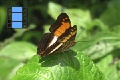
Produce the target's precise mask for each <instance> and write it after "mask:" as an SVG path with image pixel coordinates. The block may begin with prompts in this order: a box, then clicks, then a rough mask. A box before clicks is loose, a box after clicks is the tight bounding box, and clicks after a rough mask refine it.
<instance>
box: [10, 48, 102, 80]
mask: <svg viewBox="0 0 120 80" xmlns="http://www.w3.org/2000/svg"><path fill="white" fill-rule="evenodd" d="M76 53H77V55H76ZM19 79H24V80H29V79H31V80H41V79H43V80H104V76H103V74H102V73H101V72H100V71H99V69H98V68H97V67H96V66H95V64H94V63H93V62H92V61H91V60H90V59H89V58H88V57H87V56H86V55H84V54H83V53H80V52H77V51H72V50H69V51H67V52H65V53H58V54H55V55H50V56H47V57H43V58H40V57H39V56H37V55H36V56H34V57H33V58H32V59H31V60H30V61H29V62H28V63H27V64H26V65H25V66H23V67H22V68H20V69H19V70H18V71H17V74H16V76H15V77H14V78H13V79H12V80H19Z"/></svg>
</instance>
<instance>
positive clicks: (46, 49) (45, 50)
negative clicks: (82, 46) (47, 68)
mask: <svg viewBox="0 0 120 80" xmlns="http://www.w3.org/2000/svg"><path fill="white" fill-rule="evenodd" d="M49 30H50V32H51V33H45V34H44V35H43V37H42V39H41V41H40V43H39V44H38V48H37V54H39V55H41V56H46V55H49V54H52V53H57V52H63V51H66V50H68V49H69V48H70V47H71V46H73V45H74V44H75V42H74V40H75V36H76V33H77V26H76V25H74V26H73V27H71V22H70V19H69V17H68V15H67V14H66V13H61V14H60V15H59V16H58V18H57V20H56V21H55V23H54V24H53V25H51V27H50V28H49Z"/></svg>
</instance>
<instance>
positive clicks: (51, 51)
mask: <svg viewBox="0 0 120 80" xmlns="http://www.w3.org/2000/svg"><path fill="white" fill-rule="evenodd" d="M61 45H63V43H60V44H59V45H58V46H57V47H56V48H55V49H53V50H52V51H51V52H50V53H49V54H51V53H53V52H54V51H55V50H56V49H58V48H59V47H60V46H61Z"/></svg>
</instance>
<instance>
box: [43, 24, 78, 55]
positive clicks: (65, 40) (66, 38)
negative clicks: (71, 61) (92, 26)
mask: <svg viewBox="0 0 120 80" xmlns="http://www.w3.org/2000/svg"><path fill="white" fill-rule="evenodd" d="M76 32H77V27H76V25H75V26H73V27H71V28H69V29H68V30H67V33H64V34H63V35H62V36H61V37H60V38H58V41H57V42H56V43H54V44H53V45H52V46H50V47H48V48H47V49H46V51H45V52H44V54H42V55H41V56H46V55H49V54H52V53H57V52H63V51H66V50H68V49H69V48H70V47H71V46H73V45H74V44H75V42H74V39H75V36H76ZM61 44H62V45H61ZM59 45H60V47H58V46H59Z"/></svg>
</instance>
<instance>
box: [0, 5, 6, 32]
mask: <svg viewBox="0 0 120 80" xmlns="http://www.w3.org/2000/svg"><path fill="white" fill-rule="evenodd" d="M6 16H7V14H6V9H5V8H3V7H0V33H1V30H2V28H3V27H4V25H5V21H6ZM5 27H6V28H7V26H5Z"/></svg>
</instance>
